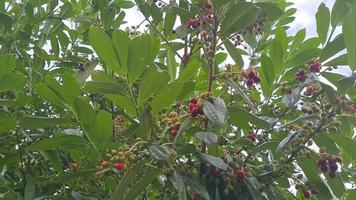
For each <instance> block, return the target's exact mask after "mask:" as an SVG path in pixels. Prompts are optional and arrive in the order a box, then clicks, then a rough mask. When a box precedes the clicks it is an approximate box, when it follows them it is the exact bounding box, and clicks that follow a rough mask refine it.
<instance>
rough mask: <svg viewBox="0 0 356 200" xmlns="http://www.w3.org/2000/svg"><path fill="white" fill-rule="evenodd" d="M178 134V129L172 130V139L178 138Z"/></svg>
mask: <svg viewBox="0 0 356 200" xmlns="http://www.w3.org/2000/svg"><path fill="white" fill-rule="evenodd" d="M177 133H178V132H177V130H176V129H172V130H171V136H172V137H176V136H177Z"/></svg>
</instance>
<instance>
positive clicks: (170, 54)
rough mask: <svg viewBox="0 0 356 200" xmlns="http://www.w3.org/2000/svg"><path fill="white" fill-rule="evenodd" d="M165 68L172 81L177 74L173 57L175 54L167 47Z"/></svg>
mask: <svg viewBox="0 0 356 200" xmlns="http://www.w3.org/2000/svg"><path fill="white" fill-rule="evenodd" d="M167 68H168V74H169V77H171V78H170V80H171V81H174V80H175V79H176V76H177V63H176V59H175V54H174V53H173V50H172V49H171V48H168V49H167Z"/></svg>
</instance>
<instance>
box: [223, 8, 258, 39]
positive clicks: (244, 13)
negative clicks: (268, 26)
mask: <svg viewBox="0 0 356 200" xmlns="http://www.w3.org/2000/svg"><path fill="white" fill-rule="evenodd" d="M259 14H260V10H259V9H258V7H257V6H256V5H255V4H253V3H249V2H244V3H238V4H236V5H235V6H233V7H232V8H230V9H229V10H228V11H227V13H226V15H225V17H224V19H223V20H222V22H221V30H220V35H221V37H227V36H229V35H230V34H231V33H233V32H239V31H241V30H242V29H244V28H246V27H247V26H249V25H251V24H252V23H254V22H255V21H256V20H257V17H258V15H259Z"/></svg>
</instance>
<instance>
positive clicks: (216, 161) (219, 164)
mask: <svg viewBox="0 0 356 200" xmlns="http://www.w3.org/2000/svg"><path fill="white" fill-rule="evenodd" d="M199 158H200V159H201V160H202V161H204V162H207V163H209V164H211V165H213V166H214V167H216V168H219V169H221V170H224V171H226V170H227V168H228V165H227V164H226V163H225V162H224V161H223V160H222V159H221V158H218V157H215V156H211V155H207V154H203V153H199Z"/></svg>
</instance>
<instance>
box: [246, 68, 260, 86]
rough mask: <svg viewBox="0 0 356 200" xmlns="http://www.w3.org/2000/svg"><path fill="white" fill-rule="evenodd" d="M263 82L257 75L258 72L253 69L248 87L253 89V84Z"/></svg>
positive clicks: (248, 80) (250, 72)
mask: <svg viewBox="0 0 356 200" xmlns="http://www.w3.org/2000/svg"><path fill="white" fill-rule="evenodd" d="M260 81H261V79H260V77H259V76H258V75H257V73H256V71H254V70H253V69H251V70H250V71H249V72H248V79H247V82H246V85H247V87H252V86H253V84H258V83H259V82H260Z"/></svg>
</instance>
